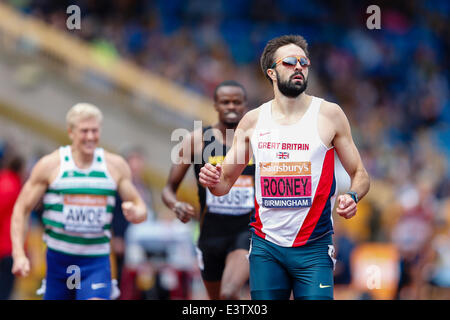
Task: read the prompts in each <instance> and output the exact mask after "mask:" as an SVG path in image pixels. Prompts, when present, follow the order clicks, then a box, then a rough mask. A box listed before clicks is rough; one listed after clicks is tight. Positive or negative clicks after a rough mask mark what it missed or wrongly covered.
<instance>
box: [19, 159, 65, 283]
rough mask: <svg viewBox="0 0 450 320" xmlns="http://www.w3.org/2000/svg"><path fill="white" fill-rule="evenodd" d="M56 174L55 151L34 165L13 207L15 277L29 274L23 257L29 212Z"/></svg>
mask: <svg viewBox="0 0 450 320" xmlns="http://www.w3.org/2000/svg"><path fill="white" fill-rule="evenodd" d="M58 172H59V152H58V151H55V152H53V153H51V154H49V155H47V156H44V157H43V158H42V159H40V160H39V161H38V162H37V163H36V165H35V166H34V168H33V170H32V171H31V175H30V178H29V179H28V180H27V181H26V182H25V184H24V186H23V188H22V190H21V192H20V194H19V196H18V198H17V201H16V203H15V205H14V209H13V214H12V217H11V242H12V256H13V260H14V262H13V267H12V273H14V274H15V275H17V276H27V275H28V273H29V272H30V263H29V261H28V258H27V257H26V255H25V249H24V246H25V238H26V233H27V229H28V228H27V227H28V219H29V217H30V213H31V210H33V209H34V208H35V207H36V205H37V204H38V202H39V200H40V199H41V198H42V196H43V195H44V193H45V191H46V190H47V187H48V185H49V184H50V182H51V181H52V180H53V179H54V178H56V175H57V174H58Z"/></svg>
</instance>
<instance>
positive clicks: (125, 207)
mask: <svg viewBox="0 0 450 320" xmlns="http://www.w3.org/2000/svg"><path fill="white" fill-rule="evenodd" d="M122 212H123V215H124V216H125V219H127V220H128V221H129V222H131V223H141V222H143V221H144V220H145V218H146V212H144V213H142V212H139V210H138V209H137V207H136V205H135V204H134V203H133V202H131V201H124V202H122Z"/></svg>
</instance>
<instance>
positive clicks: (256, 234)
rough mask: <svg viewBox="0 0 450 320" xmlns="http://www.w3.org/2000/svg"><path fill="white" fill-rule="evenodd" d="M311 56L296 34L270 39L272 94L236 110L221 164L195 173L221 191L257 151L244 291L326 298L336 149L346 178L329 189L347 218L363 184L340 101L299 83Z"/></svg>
mask: <svg viewBox="0 0 450 320" xmlns="http://www.w3.org/2000/svg"><path fill="white" fill-rule="evenodd" d="M309 66H310V61H309V58H308V50H307V43H306V41H305V39H304V38H303V37H301V36H297V35H288V36H282V37H279V38H275V39H272V40H270V41H269V42H268V43H267V45H266V47H265V49H264V52H263V54H262V57H261V67H262V70H263V72H264V75H265V76H266V77H267V78H268V79H269V81H270V82H271V83H272V85H273V90H274V96H275V98H274V99H273V100H271V101H268V102H266V103H264V104H263V105H261V106H260V107H259V108H257V109H255V110H252V111H250V112H248V113H247V114H246V115H245V116H244V117H243V118H242V120H241V121H240V123H239V125H238V127H237V130H236V133H235V135H234V142H233V145H232V147H231V148H230V150H229V151H228V153H227V155H226V158H225V160H224V162H223V164H222V165H217V166H216V167H214V166H213V165H211V164H209V163H207V164H205V166H204V167H203V168H202V169H201V171H200V174H199V182H200V183H201V184H202V185H203V186H205V187H208V188H209V190H210V191H211V193H212V194H214V195H216V196H220V195H223V194H227V193H228V191H229V189H230V187H231V186H232V185H233V184H234V182H235V181H236V179H237V177H238V176H239V175H240V174H241V172H242V170H243V169H244V168H245V166H246V165H247V161H249V160H250V158H251V157H252V155H253V157H254V159H255V165H256V168H255V169H256V173H255V184H256V186H255V190H256V197H255V198H256V202H255V216H254V218H253V219H252V220H253V221H252V223H251V228H252V231H253V235H252V245H251V251H250V256H249V261H250V290H251V295H252V299H277V300H279V299H289V297H290V295H291V292H293V294H294V298H295V299H332V298H333V262H334V257H333V244H332V237H331V235H332V233H333V223H332V219H331V211H332V209H333V206H334V202H335V199H336V177H335V172H334V164H335V159H334V152H335V151H336V152H337V154H338V156H339V159H340V160H341V162H342V165H343V167H344V168H345V170H346V171H347V173H348V174H349V176H350V178H351V187H350V191H349V192H347V193H346V194H343V195H340V196H338V197H337V201H338V207H337V213H338V214H339V215H341V216H342V217H344V218H346V219H349V218H352V217H353V216H354V215H355V214H356V209H357V207H356V203H357V202H358V200H359V199H361V198H362V197H363V196H364V195H365V194H366V193H367V192H368V190H369V176H368V174H367V172H366V170H365V168H364V166H363V163H362V161H361V157H360V155H359V152H358V150H357V148H356V146H355V144H354V142H353V139H352V136H351V131H350V125H349V122H348V120H347V117H346V116H345V114H344V112H343V110H342V109H341V108H340V107H339V106H338V105H337V104H335V103H331V102H328V101H325V100H323V99H321V98H318V97H314V96H310V95H307V94H306V93H305V89H306V86H307V79H308V72H309ZM242 158H245V159H244V160H245V161H239V159H242Z"/></svg>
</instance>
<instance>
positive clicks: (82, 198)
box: [42, 146, 117, 256]
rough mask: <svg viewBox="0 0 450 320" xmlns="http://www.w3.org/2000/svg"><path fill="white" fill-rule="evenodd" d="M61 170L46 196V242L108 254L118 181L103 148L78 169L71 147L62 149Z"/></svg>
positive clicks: (60, 248) (71, 250)
mask: <svg viewBox="0 0 450 320" xmlns="http://www.w3.org/2000/svg"><path fill="white" fill-rule="evenodd" d="M59 156H60V171H59V174H58V177H57V178H56V179H55V181H53V182H52V183H51V184H50V185H49V187H48V189H47V192H46V193H45V195H44V214H43V217H42V220H43V223H44V225H45V234H44V241H45V242H46V243H47V246H48V247H49V248H50V249H53V250H56V251H59V252H63V253H67V254H72V255H82V256H102V255H109V252H110V238H111V232H110V229H111V221H112V216H113V209H114V206H115V194H116V189H117V186H116V183H115V181H114V180H113V179H112V177H111V176H110V174H109V173H108V170H107V168H106V162H105V156H104V152H103V149H101V148H97V149H96V150H95V153H94V159H93V161H92V165H91V167H90V168H88V169H79V168H78V167H77V166H76V165H75V162H74V161H73V158H72V152H71V147H70V146H65V147H60V148H59Z"/></svg>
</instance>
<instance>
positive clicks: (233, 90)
mask: <svg viewBox="0 0 450 320" xmlns="http://www.w3.org/2000/svg"><path fill="white" fill-rule="evenodd" d="M214 105H215V108H216V110H217V112H218V115H219V121H218V122H217V123H216V124H215V125H213V126H212V127H211V126H210V127H205V128H203V129H202V130H196V131H193V132H191V134H190V135H188V136H187V137H186V138H185V139H184V140H183V143H182V148H181V150H180V155H179V157H180V158H179V159H177V163H176V164H173V165H172V168H171V170H170V175H169V178H168V181H167V185H166V187H165V188H164V190H163V195H162V199H163V201H164V203H165V204H166V205H167V206H168V207H169V208H170V209H172V210H173V211H174V212H175V214H176V215H177V217H178V219H180V220H181V221H182V222H187V221H189V220H190V219H191V218H192V217H194V215H195V213H194V208H193V207H192V206H191V205H190V204H188V203H185V202H180V201H177V198H176V191H177V189H178V187H179V185H180V183H181V181H182V180H183V178H184V176H185V174H186V172H187V170H188V169H189V167H190V165H191V163H192V162H194V170H195V174H196V176H197V178H198V174H199V172H200V168H201V167H202V166H203V165H204V164H205V163H210V164H212V165H215V164H218V163H221V162H222V161H223V158H224V157H225V154H226V152H227V150H228V149H229V148H230V145H231V144H232V141H233V134H234V129H235V128H236V126H237V124H238V123H239V120H241V118H242V116H243V115H244V114H245V112H246V111H247V106H246V92H245V89H244V87H243V86H242V85H241V84H239V83H237V82H235V81H225V82H222V83H221V84H219V85H218V86H217V88H216V90H215V94H214ZM196 159H197V160H198V159H201V161H195V160H196ZM242 171H243V172H242V174H240V175H239V177H236V180H237V181H236V182H235V183H234V186H230V189H231V190H230V193H229V194H228V195H226V196H223V197H216V196H215V195H213V194H211V192H209V190H207V189H205V188H204V187H203V186H202V185H200V184H198V195H199V200H200V205H201V217H200V224H201V225H200V237H199V239H198V245H197V255H198V260H199V267H200V270H201V274H202V278H203V283H204V284H205V287H206V290H207V292H208V295H209V297H210V299H214V300H217V299H239V298H240V291H241V288H242V286H243V285H244V283H245V282H246V281H247V280H248V276H249V266H248V260H247V258H246V255H247V254H248V249H249V245H250V232H249V228H248V224H249V222H250V215H252V214H253V211H254V174H255V168H254V165H253V164H249V165H245V166H244V167H243V168H242Z"/></svg>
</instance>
